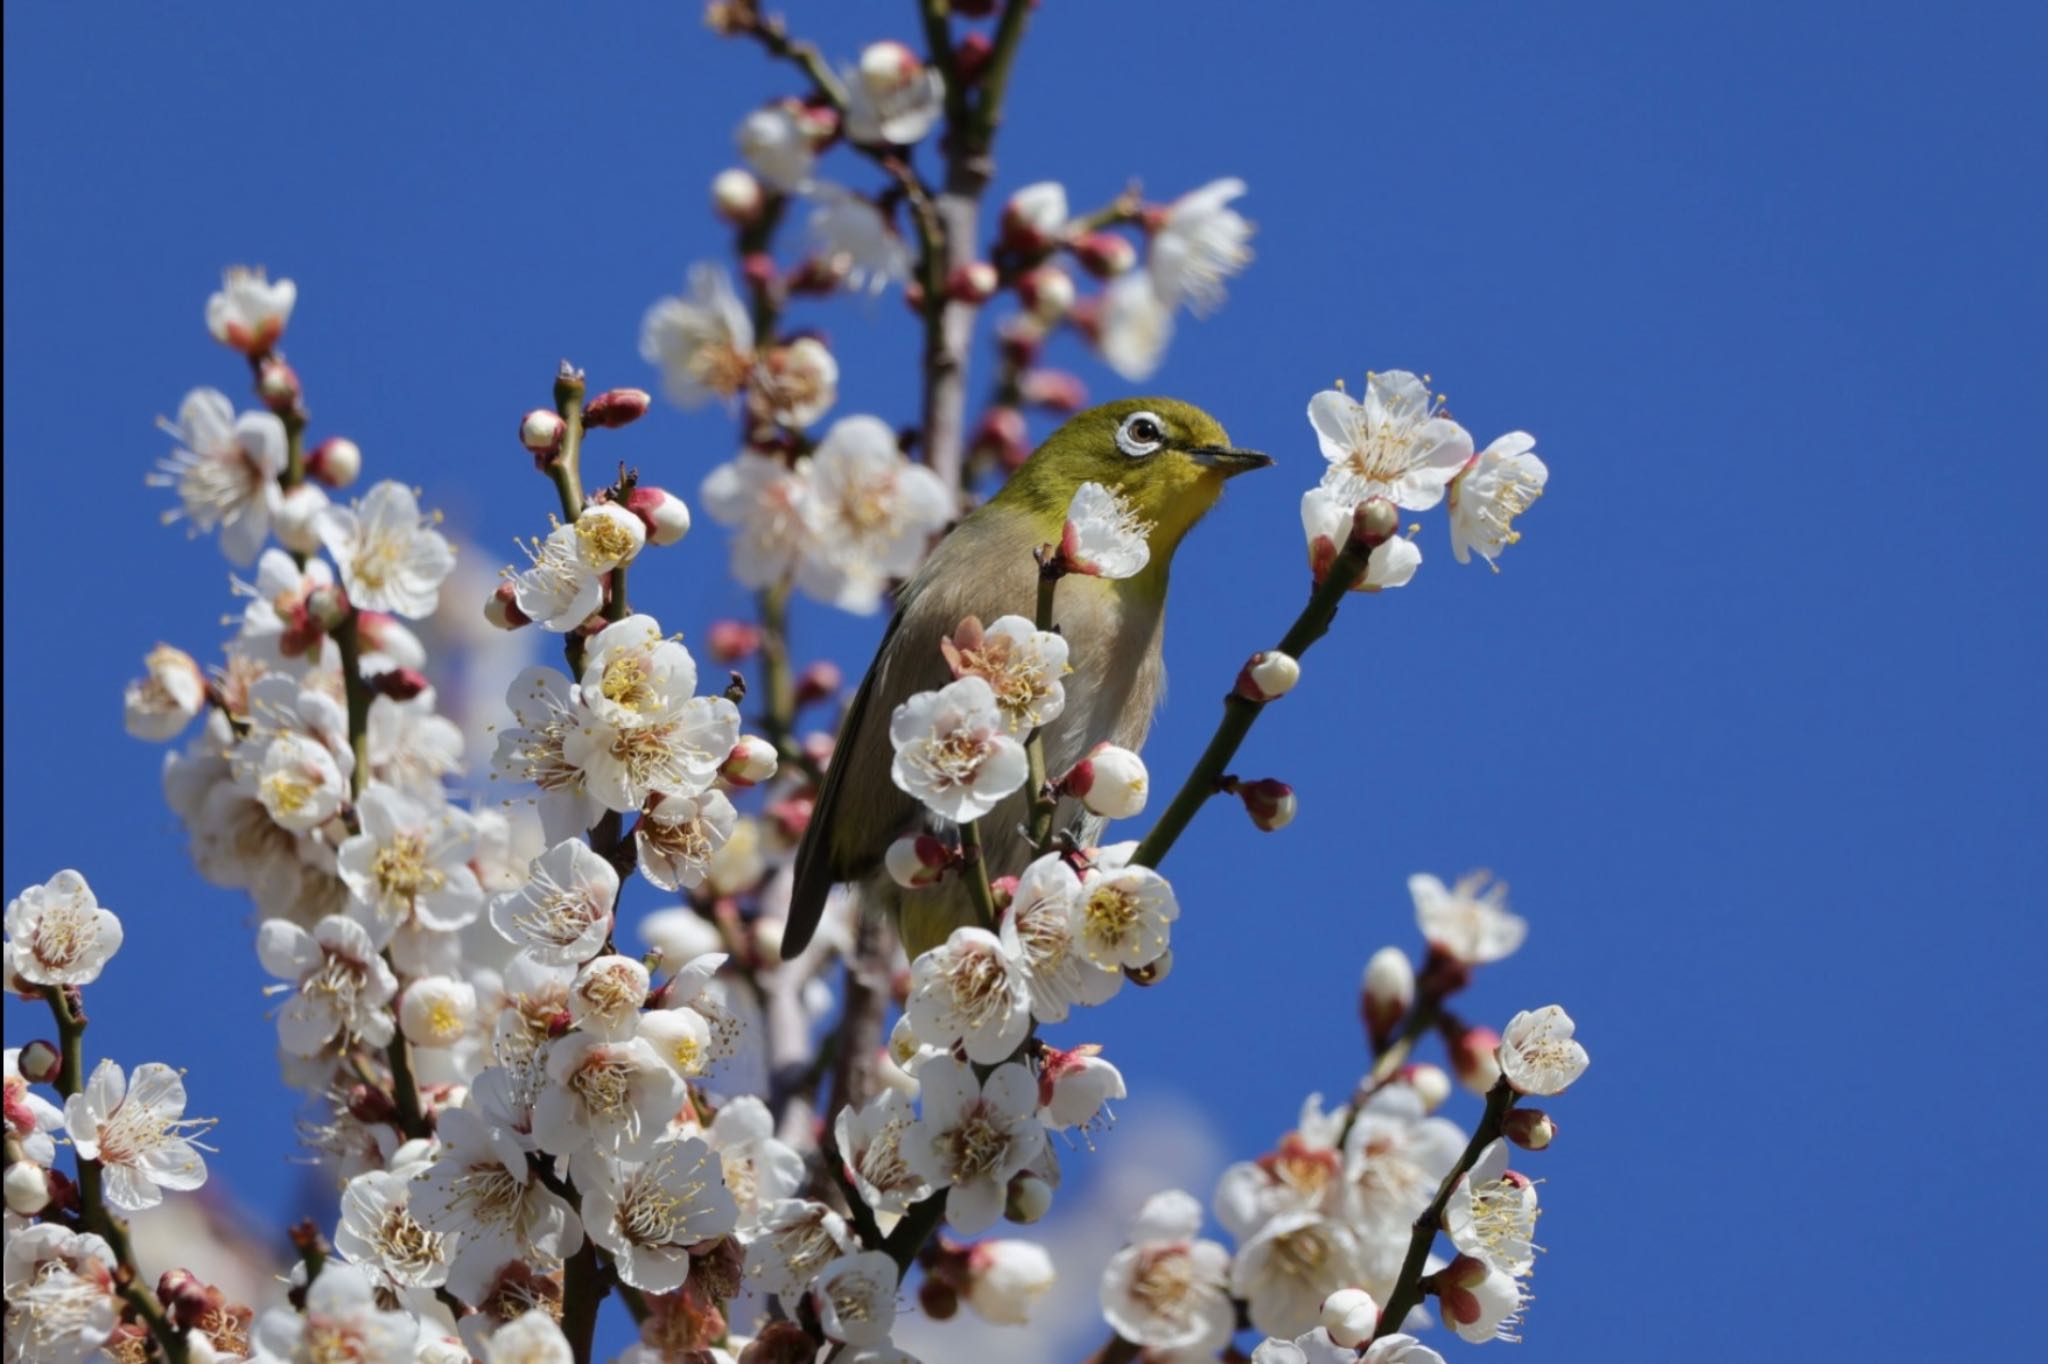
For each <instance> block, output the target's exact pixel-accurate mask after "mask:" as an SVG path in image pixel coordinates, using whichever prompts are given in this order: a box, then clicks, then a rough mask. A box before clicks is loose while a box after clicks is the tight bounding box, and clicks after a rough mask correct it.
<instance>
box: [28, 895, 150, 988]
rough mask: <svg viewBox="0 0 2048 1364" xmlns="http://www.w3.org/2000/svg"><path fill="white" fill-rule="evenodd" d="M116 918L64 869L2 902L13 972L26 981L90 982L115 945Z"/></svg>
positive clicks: (118, 927)
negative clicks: (6, 902)
mask: <svg viewBox="0 0 2048 1364" xmlns="http://www.w3.org/2000/svg"><path fill="white" fill-rule="evenodd" d="M121 937H122V933H121V920H120V919H119V918H117V917H116V916H115V914H114V911H113V910H111V909H104V908H102V907H101V906H100V902H99V898H98V897H97V896H95V895H94V894H93V893H92V887H91V886H89V885H87V884H86V881H85V878H84V877H83V876H80V875H79V874H78V873H77V872H75V871H72V870H70V869H68V868H67V869H66V870H64V871H60V872H58V873H57V874H56V875H55V876H53V877H51V878H50V879H49V880H48V881H47V882H45V883H44V884H42V885H40V886H30V887H29V888H28V889H26V890H24V891H22V892H21V894H19V895H17V896H15V897H14V899H12V900H10V901H9V902H8V904H7V945H8V947H9V948H10V949H11V952H10V961H11V965H12V967H13V972H14V974H15V975H18V976H20V977H21V979H23V980H25V981H28V982H29V983H30V984H32V985H90V984H92V982H94V981H96V980H98V979H99V978H100V972H101V971H102V970H104V969H105V968H106V964H107V962H108V960H109V959H111V958H112V957H113V955H114V953H116V952H118V951H119V950H120V949H121Z"/></svg>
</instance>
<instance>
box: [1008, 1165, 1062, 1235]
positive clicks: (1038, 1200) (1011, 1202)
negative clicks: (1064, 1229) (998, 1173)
mask: <svg viewBox="0 0 2048 1364" xmlns="http://www.w3.org/2000/svg"><path fill="white" fill-rule="evenodd" d="M1051 1208H1052V1185H1050V1184H1048V1183H1046V1182H1045V1181H1044V1180H1043V1179H1040V1178H1039V1177H1038V1176H1037V1175H1035V1174H1032V1173H1031V1172H1030V1171H1029V1170H1026V1171H1024V1172H1023V1173H1022V1174H1019V1175H1015V1176H1012V1177H1011V1179H1010V1187H1009V1190H1008V1194H1007V1196H1006V1197H1005V1198H1004V1200H1003V1216H1004V1218H1006V1219H1007V1220H1009V1221H1012V1222H1015V1223H1017V1224H1019V1225H1020V1226H1026V1227H1028V1226H1030V1225H1031V1224H1032V1223H1033V1222H1036V1221H1037V1220H1038V1219H1039V1218H1041V1217H1043V1216H1045V1214H1046V1213H1047V1212H1048V1211H1050V1210H1051Z"/></svg>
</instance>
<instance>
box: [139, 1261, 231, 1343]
mask: <svg viewBox="0 0 2048 1364" xmlns="http://www.w3.org/2000/svg"><path fill="white" fill-rule="evenodd" d="M156 1296H157V1300H158V1301H159V1302H161V1303H162V1304H163V1305H164V1311H165V1312H166V1313H167V1314H169V1316H170V1318H171V1322H172V1324H173V1325H175V1326H177V1327H179V1328H180V1329H181V1330H187V1331H189V1330H191V1329H192V1328H193V1327H195V1326H197V1325H198V1324H199V1322H200V1320H201V1319H202V1318H204V1317H206V1316H207V1315H208V1314H210V1313H213V1312H216V1311H218V1310H219V1309H220V1307H221V1305H222V1304H223V1303H225V1302H226V1301H227V1295H226V1294H224V1293H222V1292H221V1291H220V1290H219V1289H218V1288H215V1287H214V1286H213V1285H212V1284H210V1283H208V1282H206V1280H204V1279H202V1278H200V1277H199V1276H198V1275H197V1274H194V1273H193V1272H192V1271H191V1270H189V1269H167V1270H165V1271H164V1272H163V1273H162V1274H161V1275H159V1276H158V1278H157V1281H156Z"/></svg>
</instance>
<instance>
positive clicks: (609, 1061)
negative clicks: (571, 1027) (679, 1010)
mask: <svg viewBox="0 0 2048 1364" xmlns="http://www.w3.org/2000/svg"><path fill="white" fill-rule="evenodd" d="M547 1076H548V1083H547V1086H546V1087H545V1088H544V1089H542V1090H541V1092H540V1095H539V1097H538V1098H536V1099H535V1100H534V1105H533V1138H534V1140H535V1141H536V1142H538V1143H539V1145H540V1149H541V1150H543V1151H546V1152H548V1153H549V1154H551V1155H557V1156H572V1155H574V1154H575V1153H576V1152H578V1151H581V1150H583V1149H584V1148H585V1147H588V1146H595V1147H596V1148H597V1150H598V1151H599V1152H600V1153H602V1154H604V1155H608V1156H615V1157H617V1158H618V1159H620V1160H644V1159H646V1157H647V1156H648V1154H649V1153H650V1152H652V1151H653V1150H654V1147H655V1143H657V1142H659V1141H660V1140H661V1138H662V1134H663V1133H664V1132H665V1131H666V1130H667V1128H668V1125H669V1122H670V1120H672V1119H673V1118H674V1117H675V1116H676V1113H677V1111H678V1110H679V1109H680V1108H681V1107H682V1104H683V1099H684V1090H683V1081H682V1078H681V1077H680V1076H678V1075H677V1074H676V1073H675V1071H673V1070H671V1069H670V1068H669V1067H668V1066H667V1065H665V1064H663V1062H662V1060H661V1058H660V1057H659V1056H656V1055H655V1054H654V1048H653V1047H651V1046H649V1045H648V1044H647V1043H646V1042H645V1041H643V1040H641V1039H640V1038H637V1037H630V1038H627V1039H625V1040H624V1041H619V1042H608V1041H605V1040H604V1039H602V1038H597V1037H586V1036H583V1035H581V1034H579V1033H570V1034H568V1035H567V1036H565V1037H563V1038H561V1039H560V1040H559V1041H557V1042H555V1043H554V1044H552V1045H551V1046H550V1047H549V1048H548V1055H547Z"/></svg>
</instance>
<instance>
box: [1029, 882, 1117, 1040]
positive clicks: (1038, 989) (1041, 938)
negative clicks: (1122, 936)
mask: <svg viewBox="0 0 2048 1364" xmlns="http://www.w3.org/2000/svg"><path fill="white" fill-rule="evenodd" d="M1083 914H1084V911H1083V908H1082V895H1081V878H1080V876H1079V874H1078V873H1076V872H1075V871H1074V869H1073V867H1072V866H1070V865H1069V864H1068V862H1067V860H1066V858H1064V857H1062V856H1061V855H1060V854H1058V853H1048V854H1046V855H1045V856H1044V857H1041V858H1039V859H1038V860H1036V861H1035V862H1033V863H1032V864H1031V865H1030V866H1028V867H1026V868H1025V869H1024V874H1023V875H1022V876H1019V877H1018V878H1017V888H1016V890H1015V891H1013V892H1012V893H1011V896H1010V908H1009V911H1008V912H1007V913H1006V914H1004V915H1003V924H1002V940H1003V949H1004V951H1005V952H1007V953H1008V954H1009V955H1010V957H1011V958H1013V959H1014V960H1015V961H1016V962H1017V965H1018V967H1019V968H1020V969H1021V970H1022V971H1023V973H1024V979H1025V981H1026V983H1027V985H1028V987H1029V994H1030V999H1031V1014H1032V1017H1034V1018H1036V1019H1038V1021H1039V1022H1041V1023H1060V1022H1064V1021H1065V1020H1066V1017H1067V1011H1068V1010H1069V1009H1071V1008H1072V1007H1073V1006H1075V1005H1077V1004H1086V1005H1094V1004H1100V1003H1102V1002H1104V1001H1105V1000H1107V999H1108V998H1109V997H1110V996H1111V995H1114V994H1115V993H1116V992H1117V990H1118V989H1119V988H1120V987H1121V986H1122V985H1123V983H1124V976H1123V972H1122V971H1121V970H1120V969H1110V968H1106V967H1103V966H1098V965H1097V964H1096V963H1095V962H1094V961H1092V960H1091V959H1090V958H1089V956H1088V954H1087V952H1086V951H1085V950H1084V949H1083V947H1082V945H1081V933H1082V918H1083Z"/></svg>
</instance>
